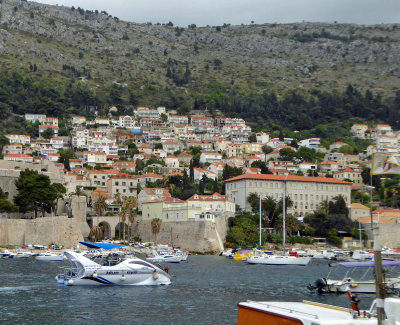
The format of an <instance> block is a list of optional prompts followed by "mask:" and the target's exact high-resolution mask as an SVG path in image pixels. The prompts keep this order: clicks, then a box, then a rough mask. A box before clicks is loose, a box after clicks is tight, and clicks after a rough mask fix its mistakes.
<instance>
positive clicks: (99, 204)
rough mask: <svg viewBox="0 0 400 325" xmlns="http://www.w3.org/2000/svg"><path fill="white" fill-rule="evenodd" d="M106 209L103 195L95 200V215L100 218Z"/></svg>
mask: <svg viewBox="0 0 400 325" xmlns="http://www.w3.org/2000/svg"><path fill="white" fill-rule="evenodd" d="M106 209H107V203H106V198H105V197H104V196H103V195H100V196H99V197H98V198H97V201H96V203H95V204H94V210H95V211H96V214H97V215H98V216H100V215H101V214H102V213H103V211H104V210H106Z"/></svg>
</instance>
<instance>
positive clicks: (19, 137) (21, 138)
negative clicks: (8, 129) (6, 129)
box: [5, 134, 31, 145]
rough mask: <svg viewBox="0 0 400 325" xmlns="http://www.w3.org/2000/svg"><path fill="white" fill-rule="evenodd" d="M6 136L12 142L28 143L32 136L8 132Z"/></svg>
mask: <svg viewBox="0 0 400 325" xmlns="http://www.w3.org/2000/svg"><path fill="white" fill-rule="evenodd" d="M5 137H6V138H7V139H8V140H9V141H10V143H20V144H23V145H27V144H30V143H31V137H30V136H29V135H24V134H6V135H5Z"/></svg>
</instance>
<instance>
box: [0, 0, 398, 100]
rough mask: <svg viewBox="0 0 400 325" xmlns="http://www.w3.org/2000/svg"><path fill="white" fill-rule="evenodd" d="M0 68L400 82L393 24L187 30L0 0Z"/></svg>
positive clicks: (304, 84)
mask: <svg viewBox="0 0 400 325" xmlns="http://www.w3.org/2000/svg"><path fill="white" fill-rule="evenodd" d="M0 13H1V17H0V53H1V54H0V56H1V61H0V64H1V68H2V70H16V69H17V70H20V71H25V72H27V73H32V74H34V73H35V74H38V75H41V76H46V75H48V74H51V75H53V76H57V77H59V76H65V77H68V78H71V77H72V78H74V79H80V80H83V81H86V82H87V83H88V84H90V85H92V86H93V87H94V86H99V85H100V86H101V85H104V84H108V83H110V82H118V83H120V84H121V85H126V86H128V87H133V88H137V89H141V88H144V87H152V88H153V89H165V88H166V87H169V88H173V89H176V90H179V89H182V88H180V87H183V91H184V93H186V94H189V93H191V92H198V91H201V89H202V88H204V87H205V86H206V85H208V84H209V83H210V82H212V81H218V82H219V83H221V84H223V85H235V86H238V87H239V89H242V90H245V91H260V90H263V89H275V90H277V91H278V92H279V91H282V90H285V89H298V88H303V89H308V88H317V87H318V88H319V89H322V90H329V91H331V90H334V89H338V90H343V89H344V88H345V87H346V85H347V84H348V83H351V84H352V85H354V86H356V87H357V88H359V89H366V88H369V89H371V90H372V91H373V92H375V93H381V94H382V95H392V94H393V91H394V90H396V89H398V88H399V85H400V79H399V77H400V67H399V64H398V62H400V33H399V30H400V25H393V24H390V25H383V24H382V25H374V26H363V25H350V24H345V25H344V24H324V23H301V24H285V25H283V24H265V25H242V26H231V25H224V26H213V27H201V28H199V27H196V26H195V25H191V26H189V27H187V28H178V27H174V26H168V25H161V24H153V25H152V24H136V23H133V22H125V21H121V20H119V19H118V18H117V17H112V16H110V15H108V14H107V13H106V12H98V11H95V12H92V11H86V10H83V9H81V8H67V7H62V6H49V5H43V4H38V3H35V2H27V1H21V0H1V4H0Z"/></svg>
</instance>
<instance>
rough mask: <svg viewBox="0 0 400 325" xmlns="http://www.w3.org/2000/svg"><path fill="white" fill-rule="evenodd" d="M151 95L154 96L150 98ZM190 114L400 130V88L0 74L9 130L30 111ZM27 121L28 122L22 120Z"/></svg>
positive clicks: (289, 125) (268, 124)
mask: <svg viewBox="0 0 400 325" xmlns="http://www.w3.org/2000/svg"><path fill="white" fill-rule="evenodd" d="M150 98H151V99H150ZM154 98H157V100H156V102H157V104H158V105H160V106H166V107H167V109H176V110H177V111H178V112H179V113H181V114H187V113H189V112H190V111H191V110H193V109H200V110H204V109H205V108H207V110H208V111H209V112H210V113H211V114H212V115H216V114H219V113H220V112H222V113H223V114H225V115H227V116H233V117H242V118H244V119H245V120H246V121H247V122H248V123H249V124H250V125H251V126H252V127H253V129H254V130H255V131H257V130H260V129H266V130H267V131H269V132H270V131H274V130H284V131H294V130H297V131H303V132H304V131H307V130H308V131H309V132H308V133H307V134H306V135H307V136H318V137H321V138H329V137H331V136H332V134H335V135H337V136H342V135H343V133H344V132H346V131H345V130H344V128H347V132H348V128H349V127H350V126H351V124H352V123H357V122H367V121H374V123H378V122H386V123H389V124H391V125H392V127H393V128H395V129H399V128H400V116H399V114H400V91H397V92H396V93H394V94H393V97H392V98H390V99H388V98H386V99H383V98H382V97H381V96H380V95H375V94H373V93H372V92H371V91H369V90H367V91H366V92H365V93H364V94H363V93H361V92H360V91H358V90H357V89H355V88H354V87H352V86H351V85H348V86H347V88H346V89H345V90H344V91H343V92H331V93H328V92H321V91H319V90H310V91H304V90H302V91H298V90H288V91H287V92H286V93H285V94H282V95H278V94H276V93H275V92H273V91H268V90H264V91H263V92H259V93H245V92H243V91H241V90H240V88H238V87H234V86H230V85H226V86H224V85H222V84H220V83H217V82H212V83H210V84H209V85H208V87H207V88H205V89H203V90H201V91H198V92H196V93H184V92H182V93H180V94H177V90H172V89H163V90H162V91H161V90H160V89H152V88H151V87H146V88H143V87H141V88H140V87H138V88H135V86H134V85H127V86H122V85H119V84H116V83H112V84H109V85H103V86H101V87H95V88H91V87H90V86H88V85H87V84H86V83H84V82H81V81H76V80H73V79H68V78H56V77H50V76H46V77H40V76H35V75H32V74H28V73H27V74H25V75H24V74H22V73H17V72H1V73H0V117H1V120H2V122H1V123H2V124H3V125H2V126H3V130H4V132H13V131H18V130H19V131H24V129H23V125H22V126H21V122H22V121H21V120H20V119H21V117H22V115H23V114H25V113H45V114H47V115H49V116H58V117H59V118H61V119H63V118H68V117H69V116H70V115H72V114H80V115H86V116H87V117H91V116H94V115H93V114H94V110H95V109H96V110H98V111H99V113H100V115H106V114H107V113H108V108H109V107H111V106H116V107H117V108H118V112H117V113H116V114H117V115H119V114H132V110H133V109H134V108H135V107H136V106H137V105H143V106H148V105H149V102H151V103H154V100H155V99H154ZM22 124H23V123H22Z"/></svg>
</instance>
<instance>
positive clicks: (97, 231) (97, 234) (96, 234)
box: [89, 226, 103, 241]
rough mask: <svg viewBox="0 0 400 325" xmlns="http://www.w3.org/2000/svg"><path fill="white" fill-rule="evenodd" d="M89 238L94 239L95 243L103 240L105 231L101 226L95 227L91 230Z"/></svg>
mask: <svg viewBox="0 0 400 325" xmlns="http://www.w3.org/2000/svg"><path fill="white" fill-rule="evenodd" d="M89 236H90V237H93V238H94V240H95V241H97V240H98V239H100V238H103V229H102V228H101V227H100V226H94V227H92V228H91V229H90V232H89Z"/></svg>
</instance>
